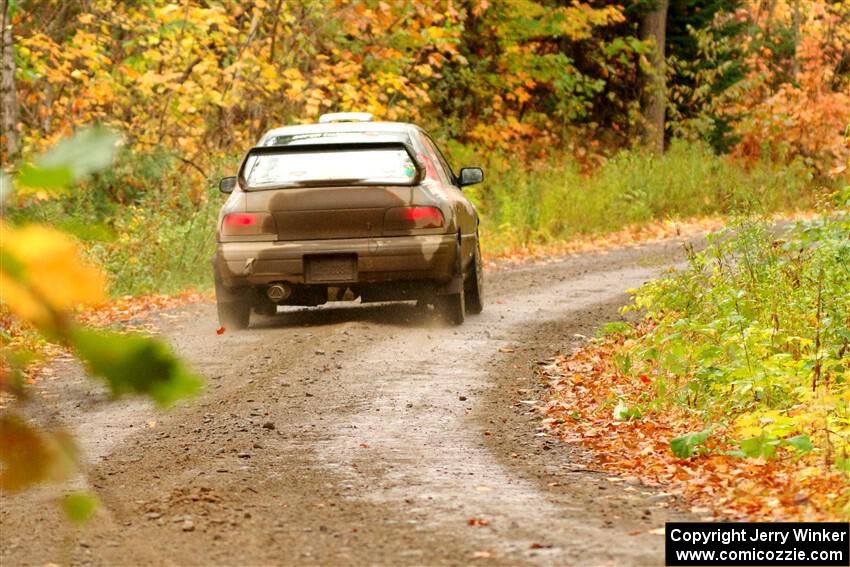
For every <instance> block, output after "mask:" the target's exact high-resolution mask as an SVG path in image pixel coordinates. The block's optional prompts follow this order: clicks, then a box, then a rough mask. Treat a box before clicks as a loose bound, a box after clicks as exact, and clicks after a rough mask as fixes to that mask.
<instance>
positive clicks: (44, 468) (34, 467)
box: [0, 415, 77, 490]
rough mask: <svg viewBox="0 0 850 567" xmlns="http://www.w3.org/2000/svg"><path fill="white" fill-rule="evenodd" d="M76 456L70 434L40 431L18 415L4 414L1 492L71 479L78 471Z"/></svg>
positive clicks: (1, 421)
mask: <svg viewBox="0 0 850 567" xmlns="http://www.w3.org/2000/svg"><path fill="white" fill-rule="evenodd" d="M76 455H77V449H76V446H75V445H74V441H73V439H72V438H71V435H70V434H68V433H66V432H64V431H54V432H47V431H37V430H36V429H34V428H33V427H31V426H30V425H28V424H27V423H26V422H24V421H23V420H22V419H21V418H19V417H17V416H14V415H0V462H2V464H3V466H2V470H0V489H3V490H21V489H23V488H26V487H28V486H30V485H33V484H38V483H40V482H45V481H54V480H62V479H64V478H67V477H68V475H69V474H71V473H72V472H73V471H74V470H75V469H76V466H75V462H76Z"/></svg>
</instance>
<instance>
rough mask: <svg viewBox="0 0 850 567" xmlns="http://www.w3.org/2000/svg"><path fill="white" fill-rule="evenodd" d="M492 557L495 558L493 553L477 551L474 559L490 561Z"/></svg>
mask: <svg viewBox="0 0 850 567" xmlns="http://www.w3.org/2000/svg"><path fill="white" fill-rule="evenodd" d="M491 557H493V552H492V551H487V550H481V551H476V552H475V553H473V554H472V558H473V559H489V558H491Z"/></svg>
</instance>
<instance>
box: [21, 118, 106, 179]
mask: <svg viewBox="0 0 850 567" xmlns="http://www.w3.org/2000/svg"><path fill="white" fill-rule="evenodd" d="M117 141H118V135H117V134H115V133H114V132H112V131H111V130H109V129H107V128H104V127H102V126H95V127H93V128H88V129H85V130H81V131H79V132H78V133H77V134H75V135H74V136H73V137H72V138H67V139H64V140H62V141H61V142H59V143H58V144H56V145H55V146H54V147H53V148H52V149H51V150H50V151H48V152H47V153H46V154H44V155H43V156H41V157H40V158H38V159H37V160H36V161H35V163H34V164H26V165H24V166H23V167H22V168H21V171H20V173H19V174H18V175H17V177H16V178H15V182H16V184H17V185H19V186H20V187H29V188H33V189H45V190H48V191H54V192H56V191H61V190H64V189H66V188H67V187H68V186H69V185H71V183H73V182H75V181H85V180H86V179H88V178H89V177H90V176H91V174H92V173H94V172H96V171H99V170H101V169H104V168H106V167H109V165H111V164H112V159H113V157H114V155H115V150H116V143H117Z"/></svg>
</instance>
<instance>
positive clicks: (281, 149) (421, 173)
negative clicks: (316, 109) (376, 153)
mask: <svg viewBox="0 0 850 567" xmlns="http://www.w3.org/2000/svg"><path fill="white" fill-rule="evenodd" d="M356 150H404V151H405V152H407V155H408V156H410V160H411V161H412V162H413V166H414V167H415V168H416V175H415V176H414V177H413V179H412V180H411V181H410V182H409V183H405V184H404V185H405V186H412V185H418V184H419V183H420V182H421V181H422V179H423V178H424V177H425V164H423V163H422V161H421V160H420V159H419V158H418V157H417V154H416V152H415V151H414V150H413V148H412V147H411V146H410V145H409V144H405V143H404V142H347V143H339V144H335V143H332V142H331V143H326V144H292V145H286V146H255V147H253V148H251V149H250V150H248V153H247V154H246V155H245V159H243V160H242V165H240V166H239V173H238V175H237V177H238V180H239V186H240V187H245V188H247V187H248V182H247V181H246V179H245V164H247V163H248V160H249V159H250V158H251V157H252V156H257V155H275V154H306V153H314V152H327V151H338V152H344V151H356ZM264 189H274V187H264Z"/></svg>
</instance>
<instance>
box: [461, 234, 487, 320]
mask: <svg viewBox="0 0 850 567" xmlns="http://www.w3.org/2000/svg"><path fill="white" fill-rule="evenodd" d="M464 287H465V289H464V292H465V293H464V295H465V300H466V312H467V313H469V314H471V315H478V314H479V313H481V311H483V310H484V261H483V260H482V259H481V243H480V242H479V241H478V235H477V234H476V235H475V253H474V254H473V258H472V266H470V270H469V273H468V274H467V277H466V281H465V282H464Z"/></svg>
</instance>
